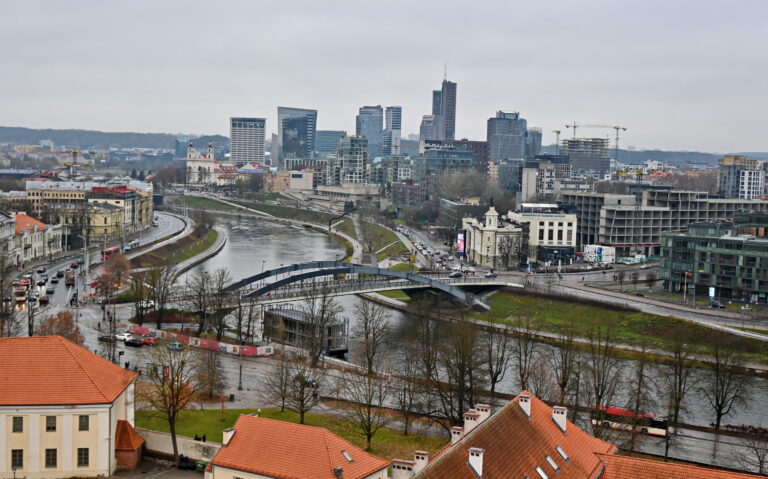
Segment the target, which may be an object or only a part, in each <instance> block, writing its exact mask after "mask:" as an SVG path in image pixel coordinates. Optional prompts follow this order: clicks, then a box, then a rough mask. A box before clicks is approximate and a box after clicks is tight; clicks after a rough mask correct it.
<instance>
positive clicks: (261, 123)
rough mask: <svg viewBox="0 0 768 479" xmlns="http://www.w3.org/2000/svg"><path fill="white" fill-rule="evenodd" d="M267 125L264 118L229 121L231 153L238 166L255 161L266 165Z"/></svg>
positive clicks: (231, 119)
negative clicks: (265, 141)
mask: <svg viewBox="0 0 768 479" xmlns="http://www.w3.org/2000/svg"><path fill="white" fill-rule="evenodd" d="M266 124H267V120H265V119H264V118H243V117H231V118H230V119H229V153H230V156H231V159H232V162H233V163H234V164H235V165H236V166H243V165H245V164H247V163H251V162H253V161H255V162H258V163H264V140H265V137H264V135H265V134H266Z"/></svg>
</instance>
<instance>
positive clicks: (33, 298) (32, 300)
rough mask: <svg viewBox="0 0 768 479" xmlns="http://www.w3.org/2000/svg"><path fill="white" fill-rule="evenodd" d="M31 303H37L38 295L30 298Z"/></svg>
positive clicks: (32, 295)
mask: <svg viewBox="0 0 768 479" xmlns="http://www.w3.org/2000/svg"><path fill="white" fill-rule="evenodd" d="M29 302H30V303H35V302H37V295H36V294H31V295H30V296H29Z"/></svg>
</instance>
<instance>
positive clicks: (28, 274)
mask: <svg viewBox="0 0 768 479" xmlns="http://www.w3.org/2000/svg"><path fill="white" fill-rule="evenodd" d="M23 278H24V279H32V273H24V276H23Z"/></svg>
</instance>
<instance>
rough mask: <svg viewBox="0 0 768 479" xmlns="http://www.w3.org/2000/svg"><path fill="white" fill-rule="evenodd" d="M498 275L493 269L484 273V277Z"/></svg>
mask: <svg viewBox="0 0 768 479" xmlns="http://www.w3.org/2000/svg"><path fill="white" fill-rule="evenodd" d="M498 276H499V274H498V273H496V272H494V271H489V272H487V273H485V277H486V278H496V277H498Z"/></svg>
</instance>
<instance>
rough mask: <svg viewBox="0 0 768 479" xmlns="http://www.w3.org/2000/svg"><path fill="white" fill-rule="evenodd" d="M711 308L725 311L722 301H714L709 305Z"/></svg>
mask: <svg viewBox="0 0 768 479" xmlns="http://www.w3.org/2000/svg"><path fill="white" fill-rule="evenodd" d="M709 307H710V308H715V309H725V305H724V304H723V303H721V302H720V301H712V302H711V303H709Z"/></svg>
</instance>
